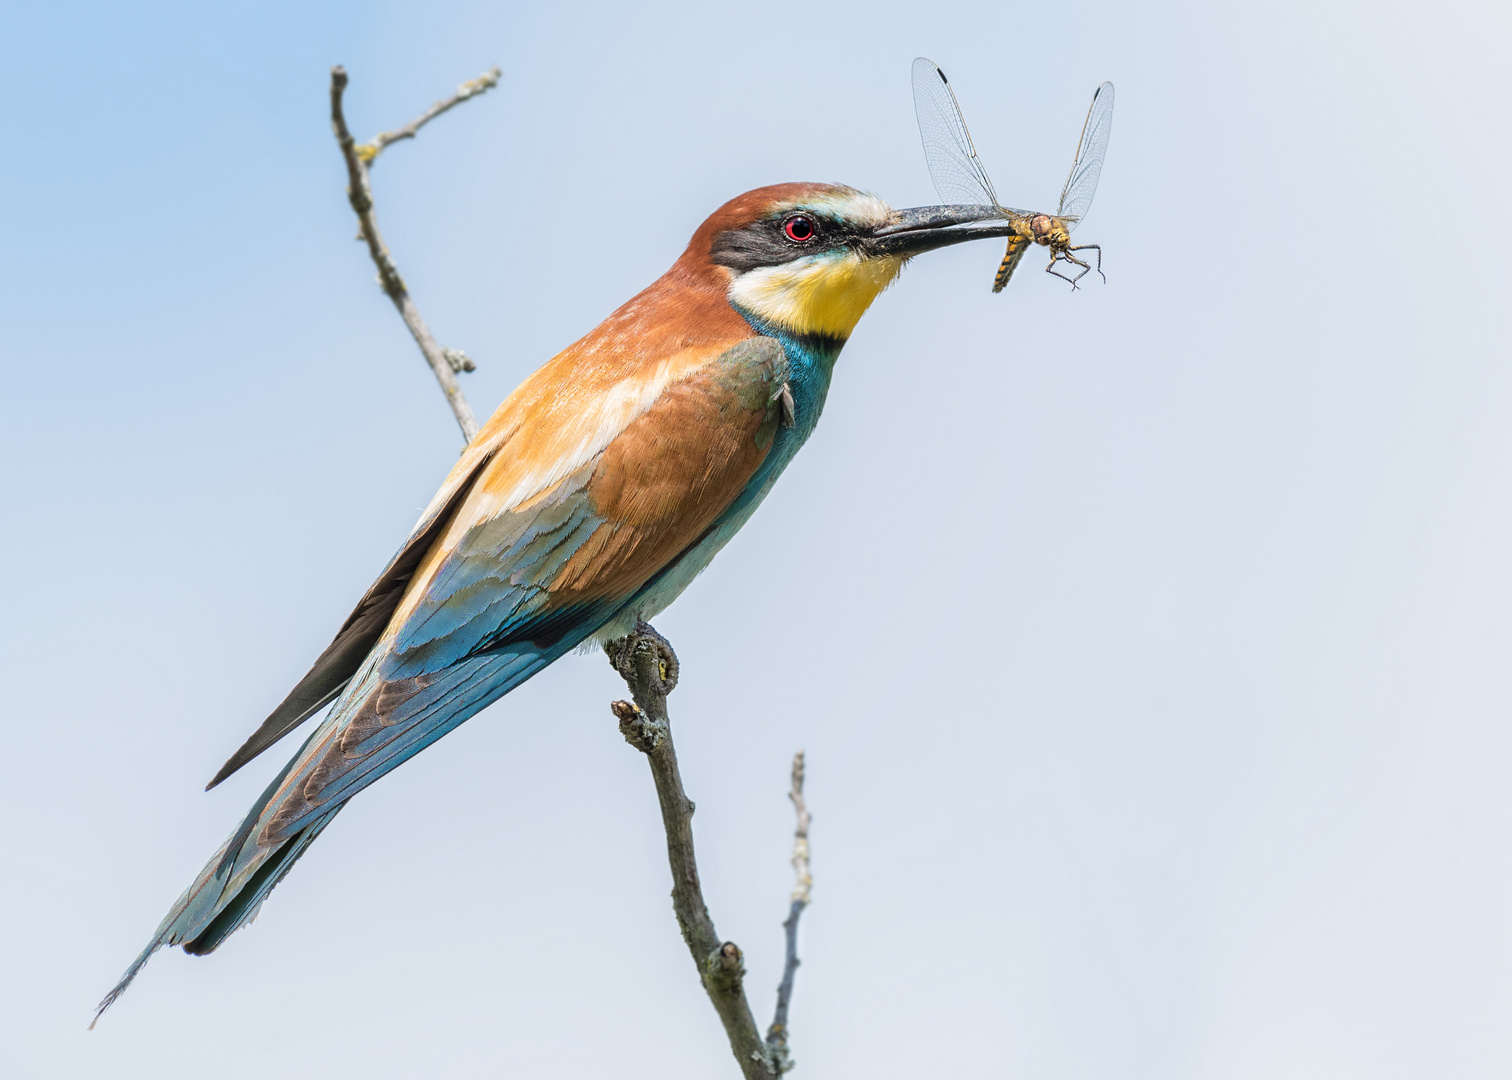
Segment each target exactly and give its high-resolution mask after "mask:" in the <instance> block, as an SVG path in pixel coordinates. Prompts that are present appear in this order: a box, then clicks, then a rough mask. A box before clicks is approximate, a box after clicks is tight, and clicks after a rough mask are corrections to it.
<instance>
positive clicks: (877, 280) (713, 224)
mask: <svg viewBox="0 0 1512 1080" xmlns="http://www.w3.org/2000/svg"><path fill="white" fill-rule="evenodd" d="M1012 231H1013V230H1012V227H1011V226H1010V225H1009V223H1008V219H1007V217H1006V216H1005V215H1004V214H1003V212H1002V211H1001V210H999V209H998V208H996V207H985V206H931V207H924V208H921V209H916V210H894V209H893V208H892V207H890V206H888V205H887V204H886V203H885V202H883V201H882V200H881V199H879V198H877V197H876V196H875V195H869V194H867V193H865V192H862V191H857V190H856V189H855V188H849V187H844V186H842V185H839V184H779V185H775V186H773V187H767V188H757V189H756V190H755V191H749V192H747V193H746V194H744V195H741V196H739V197H738V198H735V199H732V200H731V201H730V202H728V203H726V204H725V205H724V206H722V207H721V208H720V209H719V210H718V211H716V212H715V213H714V214H713V216H711V217H710V218H709V219H708V221H706V222H704V224H703V225H702V226H701V227H700V228H699V230H698V232H697V233H695V234H694V236H693V240H692V242H691V243H690V244H689V245H688V254H687V255H686V256H685V258H699V257H702V256H703V253H705V252H706V253H707V255H706V257H707V259H708V261H709V262H711V263H713V265H714V266H715V267H718V268H721V269H722V270H723V271H724V272H725V273H726V274H727V275H728V281H729V287H728V296H729V300H730V303H731V304H732V305H733V306H734V307H735V308H736V310H738V311H740V312H741V313H743V314H745V315H746V316H747V317H752V316H754V317H755V318H756V319H759V320H760V321H762V322H764V323H766V324H768V325H771V326H774V327H777V328H781V329H785V330H788V331H791V332H793V333H796V334H805V335H819V336H823V337H828V338H832V339H835V340H839V341H844V340H845V339H846V338H848V337H849V336H850V334H851V331H852V330H854V329H855V327H856V323H857V322H859V321H860V319H861V316H862V315H863V314H864V313H865V312H866V309H867V308H868V307H870V306H871V302H872V301H873V300H875V299H876V298H877V295H878V294H879V293H881V291H882V290H883V289H885V288H887V286H888V285H890V284H891V283H892V281H893V279H895V278H896V277H897V276H898V272H899V271H900V270H902V269H903V266H904V264H905V263H906V262H907V261H908V260H909V259H910V258H912V257H913V256H914V255H917V254H919V253H921V252H924V251H930V250H933V249H934V248H937V247H944V246H946V245H947V244H956V243H960V242H962V241H965V240H973V239H978V238H981V237H987V236H1006V235H1008V234H1009V233H1010V232H1012Z"/></svg>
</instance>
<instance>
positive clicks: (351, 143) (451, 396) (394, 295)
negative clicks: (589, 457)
mask: <svg viewBox="0 0 1512 1080" xmlns="http://www.w3.org/2000/svg"><path fill="white" fill-rule="evenodd" d="M495 70H497V69H495ZM491 74H492V73H491ZM484 78H485V79H487V78H488V76H484ZM478 81H481V80H478ZM496 82H498V79H494V83H496ZM346 85H347V73H346V69H345V68H343V67H341V66H340V65H338V66H336V67H333V68H332V69H331V126H332V127H333V128H334V129H335V131H336V142H337V144H338V145H340V147H341V156H342V158H343V159H344V160H345V161H346V167H347V198H348V199H349V200H350V201H351V203H352V210H353V211H354V212H355V213H356V214H357V222H358V225H359V226H360V227H361V230H362V239H363V240H365V241H367V246H368V254H369V255H371V256H372V257H373V263H374V264H375V265H376V266H377V267H378V284H379V285H381V286H382V287H383V291H384V292H385V293H386V294H388V298H389V299H390V300H392V301H393V302H394V307H396V308H398V309H399V316H400V318H402V319H403V320H404V325H405V326H407V327H409V331H410V334H411V335H412V336H413V337H414V339H415V344H417V345H419V346H420V352H421V353H422V354H423V355H424V356H425V361H426V363H428V364H430V367H431V371H432V372H434V373H435V376H436V382H438V383H440V384H441V393H443V394H445V395H446V401H447V404H448V405H450V406H451V410H452V414H453V415H454V416H456V418H457V426H458V427H460V428H461V429H462V437H463V439H464V440H466V441H467V442H472V440H473V436H475V435H477V433H478V421H477V419H476V418H475V417H474V416H473V411H472V407H471V406H470V405H468V404H467V398H465V397H463V396H462V388H461V387H460V386H458V385H457V376H456V374H455V372H454V370H453V367H452V362H451V361H450V360H449V359H448V357H447V350H445V349H443V348H441V346H440V345H438V344H436V339H435V338H434V337H432V336H431V332H430V328H429V327H427V326H426V325H425V320H424V319H422V318H421V317H420V312H419V311H418V310H416V308H415V303H414V301H413V300H411V299H410V295H409V290H408V289H407V288H406V287H405V285H404V279H403V278H401V277H400V276H399V270H398V268H397V267H395V266H394V260H393V258H392V257H391V256H390V255H389V252H388V248H387V247H386V246H385V245H384V243H383V236H382V234H381V233H379V232H378V219H377V218H376V217H375V216H374V215H373V191H372V188H371V186H369V184H368V167H367V161H365V160H364V159H363V156H362V154H361V153H359V152H358V148H357V144H356V140H354V139H353V138H352V133H351V131H350V130H348V128H347V122H346V116H345V114H344V113H343V112H342V107H341V99H342V95H343V94H344V93H345V92H346ZM467 85H471V84H467ZM489 85H490V86H492V85H493V83H490V84H489ZM465 88H466V87H465V86H464V89H465ZM485 89H487V87H483V88H482V89H479V90H475V91H473V93H472V94H469V95H467V97H472V96H474V95H476V94H480V93H482V92H483V90H485ZM467 97H458V98H455V99H453V100H452V101H451V102H449V103H441V104H443V105H444V108H436V107H433V108H432V111H431V112H430V113H427V114H426V115H425V116H423V117H421V118H420V119H419V120H417V121H415V123H414V124H412V125H410V126H411V127H413V128H414V129H415V130H416V131H418V130H419V128H420V125H421V124H423V123H424V122H425V121H426V120H428V119H430V118H431V116H433V115H434V116H439V115H440V114H441V113H442V112H445V111H446V109H449V108H451V106H452V105H455V104H457V103H458V102H460V101H466V100H467ZM405 130H407V129H403V128H401V129H400V131H401V132H402V131H405ZM413 135H414V131H411V132H410V133H409V135H397V136H396V137H397V138H408V137H410V136H413ZM379 138H383V136H379ZM390 141H393V140H390ZM379 149H381V147H380V148H379ZM372 156H373V157H376V156H377V151H376V150H375V151H374V152H373V155H372ZM368 160H371V157H370V158H368ZM470 362H471V361H469V363H470Z"/></svg>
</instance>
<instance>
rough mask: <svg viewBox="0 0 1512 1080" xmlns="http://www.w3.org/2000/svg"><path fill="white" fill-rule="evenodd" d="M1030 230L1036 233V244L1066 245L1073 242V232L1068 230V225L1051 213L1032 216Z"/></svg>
mask: <svg viewBox="0 0 1512 1080" xmlns="http://www.w3.org/2000/svg"><path fill="white" fill-rule="evenodd" d="M1029 231H1030V232H1032V233H1033V234H1034V242H1035V243H1036V244H1045V245H1046V246H1048V247H1065V246H1066V245H1067V244H1069V243H1070V242H1071V234H1070V233H1068V232H1067V231H1066V226H1065V225H1064V224H1063V223H1062V222H1061V221H1060V220H1058V219H1056V218H1053V217H1051V216H1050V215H1049V214H1035V215H1034V216H1033V217H1032V218H1030V219H1029Z"/></svg>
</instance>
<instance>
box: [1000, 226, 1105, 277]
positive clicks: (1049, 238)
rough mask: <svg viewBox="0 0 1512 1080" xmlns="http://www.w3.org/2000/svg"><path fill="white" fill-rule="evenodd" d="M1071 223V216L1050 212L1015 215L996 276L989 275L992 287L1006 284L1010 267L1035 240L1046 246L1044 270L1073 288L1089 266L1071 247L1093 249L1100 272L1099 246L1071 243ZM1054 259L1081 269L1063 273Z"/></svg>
mask: <svg viewBox="0 0 1512 1080" xmlns="http://www.w3.org/2000/svg"><path fill="white" fill-rule="evenodd" d="M1075 225H1076V219H1075V218H1063V217H1053V216H1052V215H1050V214H1031V215H1028V216H1027V217H1018V218H1016V219H1015V221H1014V226H1015V231H1014V235H1013V236H1011V237H1009V239H1008V250H1007V251H1006V252H1004V253H1003V261H1002V263H1000V264H999V265H998V271H997V276H996V277H994V278H993V279H992V291H993V292H1002V291H1003V286H1004V285H1007V284H1008V279H1009V278H1011V277H1012V276H1013V271H1014V270H1015V269H1017V268H1018V264H1019V262H1020V260H1022V259H1023V257H1024V252H1026V251H1028V250H1029V245H1030V244H1039V245H1041V246H1042V247H1047V248H1049V249H1050V265H1048V266H1046V267H1045V273H1047V274H1053V275H1054V276H1055V277H1058V278H1061V279H1062V280H1064V281H1069V282H1070V283H1071V287H1072V288H1073V289H1074V288H1076V283H1077V282H1078V281H1080V280H1081V279H1082V278H1083V277H1084V276H1086V274H1087V273H1088V272H1089V271H1091V270H1092V269H1093V267H1092V266H1091V265H1089V264H1088V263H1086V262H1084V261H1082V260H1081V259H1079V258H1077V257H1076V256H1075V255H1073V254H1071V253H1072V252H1073V251H1088V250H1091V251H1096V252H1097V267H1096V269H1097V272H1098V273H1099V274H1101V273H1102V248H1100V247H1098V246H1097V245H1096V244H1075V245H1073V244H1072V243H1071V229H1072V228H1073V227H1075ZM1058 262H1068V263H1073V264H1074V265H1076V266H1079V267H1081V268H1082V269H1081V273H1079V274H1075V275H1073V276H1071V277H1067V276H1066V275H1065V274H1062V273H1061V272H1060V271H1059V270H1057V269H1056V268H1055V264H1056V263H1058Z"/></svg>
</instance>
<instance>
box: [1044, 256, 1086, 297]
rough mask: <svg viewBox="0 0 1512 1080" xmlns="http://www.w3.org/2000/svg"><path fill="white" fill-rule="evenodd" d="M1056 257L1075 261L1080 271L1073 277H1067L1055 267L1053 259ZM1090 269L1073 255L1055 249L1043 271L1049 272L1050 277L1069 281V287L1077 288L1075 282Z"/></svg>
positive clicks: (1070, 261) (1069, 261) (1071, 261)
mask: <svg viewBox="0 0 1512 1080" xmlns="http://www.w3.org/2000/svg"><path fill="white" fill-rule="evenodd" d="M1057 259H1064V260H1065V261H1066V262H1068V263H1075V264H1076V265H1077V266H1079V267H1081V268H1082V269H1081V273H1079V274H1077V275H1076V276H1075V277H1067V276H1066V275H1065V274H1063V273H1061V272H1060V271H1059V270H1057V269H1056V268H1055V261H1056V260H1057ZM1091 269H1092V268H1091V267H1090V266H1088V265H1087V264H1086V263H1084V262H1082V261H1081V260H1080V259H1078V258H1077V257H1076V256H1075V255H1068V254H1067V253H1066V252H1064V251H1057V252H1056V253H1055V254H1053V255H1051V256H1050V265H1049V266H1047V267H1045V273H1047V274H1049V275H1050V276H1051V277H1058V278H1060V279H1061V280H1062V281H1069V282H1070V283H1071V288H1072V289H1073V290H1075V289H1076V288H1077V284H1076V283H1077V282H1078V281H1080V280H1081V279H1082V278H1084V277H1086V276H1087V273H1088V271H1090V270H1091Z"/></svg>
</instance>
